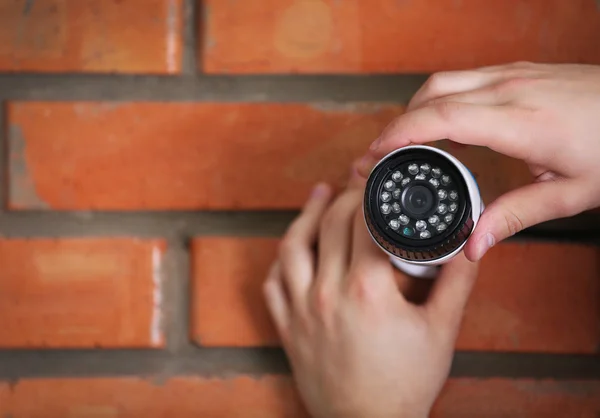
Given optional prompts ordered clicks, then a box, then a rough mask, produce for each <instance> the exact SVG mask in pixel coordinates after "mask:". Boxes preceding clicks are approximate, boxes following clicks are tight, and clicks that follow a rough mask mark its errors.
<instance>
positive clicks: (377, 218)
mask: <svg viewBox="0 0 600 418" xmlns="http://www.w3.org/2000/svg"><path fill="white" fill-rule="evenodd" d="M415 167H418V171H415ZM444 180H447V182H446V181H444ZM417 189H418V190H417ZM432 194H433V195H432ZM407 196H408V197H407ZM442 198H443V199H442ZM451 198H453V199H451ZM432 199H433V200H432ZM430 206H431V207H430ZM451 209H452V210H453V211H450V210H451ZM483 209H484V204H483V201H482V199H481V194H480V191H479V186H478V185H477V182H476V180H475V178H474V177H473V175H472V173H471V172H470V171H469V169H468V168H467V167H466V166H465V165H464V164H463V163H461V162H460V161H459V160H458V159H457V158H455V157H454V156H452V155H451V154H449V153H448V152H446V151H443V150H440V149H438V148H435V147H431V146H426V145H412V146H407V147H403V148H400V149H397V150H395V151H393V152H391V153H389V154H388V155H386V156H385V157H383V158H382V159H381V160H380V161H379V162H378V163H377V164H376V165H375V167H374V168H373V170H372V171H371V173H370V175H369V179H368V180H367V187H366V190H365V199H364V205H363V213H364V217H365V222H366V224H367V229H368V230H369V233H370V234H371V237H372V238H373V240H374V241H375V243H376V244H377V245H378V246H379V247H380V248H381V249H382V250H383V251H384V252H386V253H387V254H389V256H390V260H391V262H392V263H393V264H394V265H395V266H396V267H397V268H399V269H400V270H402V271H404V272H405V273H407V274H409V275H411V276H414V277H421V278H434V277H435V276H436V275H437V271H438V269H437V267H439V266H441V265H443V264H445V263H447V262H448V261H449V260H451V259H452V258H454V257H455V256H456V255H457V254H459V253H460V252H461V251H462V250H463V248H464V246H465V244H466V243H467V240H468V239H469V237H470V236H471V233H472V232H473V231H474V229H475V227H476V225H477V223H478V221H479V218H480V216H481V214H482V213H483ZM446 220H448V221H449V222H444V221H446ZM442 227H443V229H442Z"/></svg>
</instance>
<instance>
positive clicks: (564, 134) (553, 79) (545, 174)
mask: <svg viewBox="0 0 600 418" xmlns="http://www.w3.org/2000/svg"><path fill="white" fill-rule="evenodd" d="M599 115H600V67H598V66H591V65H571V64H561V65H556V64H555V65H549V64H534V63H528V62H518V63H513V64H509V65H500V66H493V67H484V68H478V69H473V70H466V71H451V72H444V73H438V74H434V75H433V76H432V77H431V78H430V79H429V80H428V81H427V82H426V83H425V84H424V85H423V87H422V88H421V89H420V90H419V91H418V92H417V93H416V94H415V96H414V97H413V98H412V100H411V102H410V103H409V106H408V109H407V112H406V113H405V114H403V115H401V116H399V117H398V118H397V119H396V120H394V121H393V122H392V123H391V124H390V125H389V126H388V127H387V128H386V129H385V131H384V132H383V133H382V135H381V136H380V137H379V138H378V139H377V140H376V141H375V142H374V143H373V144H372V146H371V149H370V152H369V153H368V154H367V155H366V156H365V157H364V159H363V162H362V164H361V166H360V167H359V172H360V174H361V175H362V176H365V177H366V176H368V174H369V171H370V170H371V168H372V167H373V165H374V164H375V162H376V161H377V160H379V159H380V158H382V157H383V156H384V155H385V154H387V153H388V152H390V151H392V150H395V149H398V148H401V147H404V146H407V145H409V144H426V143H428V142H431V141H435V140H439V139H443V138H447V139H450V140H452V141H455V142H459V143H461V144H469V145H478V146H485V147H488V148H490V149H492V150H494V151H497V152H499V153H502V154H505V155H508V156H511V157H514V158H518V159H521V160H523V161H525V162H526V163H527V164H528V166H529V168H530V170H531V173H532V174H533V175H534V176H535V181H534V182H533V183H532V184H530V185H527V186H525V187H523V188H519V189H516V190H513V191H511V192H509V193H507V194H505V195H503V196H501V197H499V198H498V199H497V200H496V201H494V202H491V204H489V205H488V206H487V208H486V210H485V212H484V214H483V216H482V217H481V219H480V221H479V224H478V225H477V228H476V230H475V231H474V233H473V235H472V237H471V238H470V240H469V242H468V243H467V245H466V247H465V254H466V255H467V257H468V258H469V259H470V260H471V261H476V260H479V259H480V258H481V257H482V256H483V255H484V254H485V252H486V251H487V250H488V249H489V248H490V247H491V246H492V245H494V244H496V243H498V242H500V241H502V240H504V239H506V238H508V237H510V236H512V235H514V234H515V233H517V232H519V231H521V230H523V229H524V228H527V227H530V226H533V225H536V224H538V223H541V222H545V221H549V220H552V219H557V218H562V217H568V216H573V215H576V214H578V213H581V212H583V211H586V210H589V209H593V208H596V207H598V206H600V164H599V163H598V161H600V117H599ZM486 203H488V202H486Z"/></svg>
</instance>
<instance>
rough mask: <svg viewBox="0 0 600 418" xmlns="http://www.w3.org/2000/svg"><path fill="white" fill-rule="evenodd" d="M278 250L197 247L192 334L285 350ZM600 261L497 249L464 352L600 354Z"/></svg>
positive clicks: (216, 242) (476, 297)
mask: <svg viewBox="0 0 600 418" xmlns="http://www.w3.org/2000/svg"><path fill="white" fill-rule="evenodd" d="M276 244H277V241H276V240H274V239H262V238H258V239H257V238H254V239H253V238H245V239H240V238H227V237H221V238H214V237H207V238H199V239H196V240H195V241H194V243H193V252H192V257H193V266H194V268H193V287H194V290H193V311H192V312H193V319H192V322H193V328H192V331H191V332H192V335H193V338H194V340H195V341H196V342H198V343H199V344H201V345H203V346H262V345H276V344H279V342H278V341H279V340H278V337H277V334H276V332H275V331H274V328H273V327H272V324H271V321H270V318H269V316H268V313H267V310H266V307H265V305H264V301H263V299H262V296H261V293H260V291H261V289H260V287H261V284H262V282H263V281H264V279H265V277H266V273H267V271H268V267H269V265H270V263H271V261H272V260H273V258H274V256H275V248H276ZM599 260H600V251H599V250H598V249H597V248H593V247H584V246H577V245H570V244H569V245H567V244H542V243H535V244H534V243H530V244H519V243H502V244H499V245H498V246H496V247H494V248H493V249H492V250H491V251H490V252H489V253H488V255H486V257H485V258H484V260H483V261H482V265H481V271H480V275H479V278H478V281H477V284H476V286H475V289H474V291H473V294H472V296H471V300H470V302H469V304H468V307H467V311H466V315H465V319H464V323H463V327H462V330H461V333H460V335H459V338H458V341H457V348H458V349H460V350H479V351H481V350H483V351H485V350H489V351H518V352H530V351H539V352H555V353H595V352H596V350H597V347H598V346H599V345H600V335H599V334H598V329H599V328H600V261H599ZM407 287H408V286H406V283H403V284H401V288H402V289H404V290H406V289H407ZM421 290H422V289H421ZM420 293H423V292H420V291H418V292H416V293H415V295H416V296H415V297H414V298H415V299H416V300H418V299H419V298H420V297H419V294H420Z"/></svg>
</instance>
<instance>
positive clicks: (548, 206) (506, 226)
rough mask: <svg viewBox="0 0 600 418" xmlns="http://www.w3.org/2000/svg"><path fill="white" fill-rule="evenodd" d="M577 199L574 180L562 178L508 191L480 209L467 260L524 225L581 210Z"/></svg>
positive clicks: (472, 259) (525, 226)
mask: <svg viewBox="0 0 600 418" xmlns="http://www.w3.org/2000/svg"><path fill="white" fill-rule="evenodd" d="M581 201H582V198H581V191H580V188H579V187H577V185H576V183H575V181H573V180H568V179H562V178H561V179H556V180H548V181H544V182H538V183H532V184H529V185H527V186H524V187H521V188H519V189H516V190H513V191H511V192H508V193H506V194H504V195H502V196H501V197H499V198H498V199H496V200H495V201H494V202H492V204H491V205H490V206H488V207H487V208H486V209H485V210H484V212H483V214H482V216H481V219H480V220H479V223H478V224H477V227H476V228H475V231H474V232H473V235H472V236H471V238H469V241H468V242H467V244H466V246H465V254H466V256H467V258H468V259H469V260H471V261H477V260H479V259H481V257H483V255H484V254H485V253H486V252H487V251H488V250H489V249H490V248H491V247H492V246H493V245H495V244H497V243H499V242H500V241H502V240H504V239H506V238H508V237H510V236H512V235H514V234H516V233H518V232H520V231H522V230H523V229H525V228H529V227H530V226H533V225H536V224H538V223H541V222H546V221H549V220H552V219H557V218H563V217H567V216H572V215H575V214H576V213H578V212H580V211H582V210H584V209H585V207H584V206H585V204H584V203H582V202H581Z"/></svg>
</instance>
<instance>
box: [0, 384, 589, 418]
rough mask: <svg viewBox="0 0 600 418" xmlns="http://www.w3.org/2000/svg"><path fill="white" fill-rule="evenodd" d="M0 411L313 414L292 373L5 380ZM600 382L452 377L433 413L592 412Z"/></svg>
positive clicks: (534, 415) (542, 416)
mask: <svg viewBox="0 0 600 418" xmlns="http://www.w3.org/2000/svg"><path fill="white" fill-rule="evenodd" d="M3 396H4V399H3V400H4V402H2V403H0V414H2V416H11V417H13V418H25V417H37V416H44V417H48V418H54V417H65V416H78V417H79V416H86V417H87V416H94V417H95V416H102V417H104V416H107V417H113V416H119V417H141V416H143V417H148V418H158V417H170V416H177V417H182V418H185V417H198V416H200V417H247V416H260V417H264V418H270V417H272V418H275V417H290V418H292V417H307V416H308V415H307V414H306V411H305V409H304V407H303V406H302V402H301V401H300V399H299V397H298V395H297V392H296V390H295V388H294V384H293V382H292V380H291V379H290V378H289V377H286V376H264V377H260V378H250V377H244V376H239V377H235V378H231V379H221V378H212V379H209V378H201V377H174V378H171V379H169V380H167V381H166V382H163V383H153V382H152V381H149V380H141V379H138V378H101V379H91V378H87V379H31V380H29V379H28V380H20V381H19V382H18V383H16V384H14V385H13V386H12V387H9V384H8V383H4V384H0V399H2V397H3ZM599 412H600V382H599V381H572V380H568V381H551V380H526V379H518V380H508V379H468V378H460V379H450V380H449V381H448V382H447V385H446V387H445V388H444V390H443V391H442V394H441V396H440V397H439V399H438V400H437V402H436V404H435V405H434V408H433V411H432V414H431V417H432V418H471V417H477V418H479V417H494V418H502V417H507V418H508V417H510V418H520V417H527V418H553V417H561V418H562V417H590V418H591V417H594V416H596V415H597V414H598V413H599Z"/></svg>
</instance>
